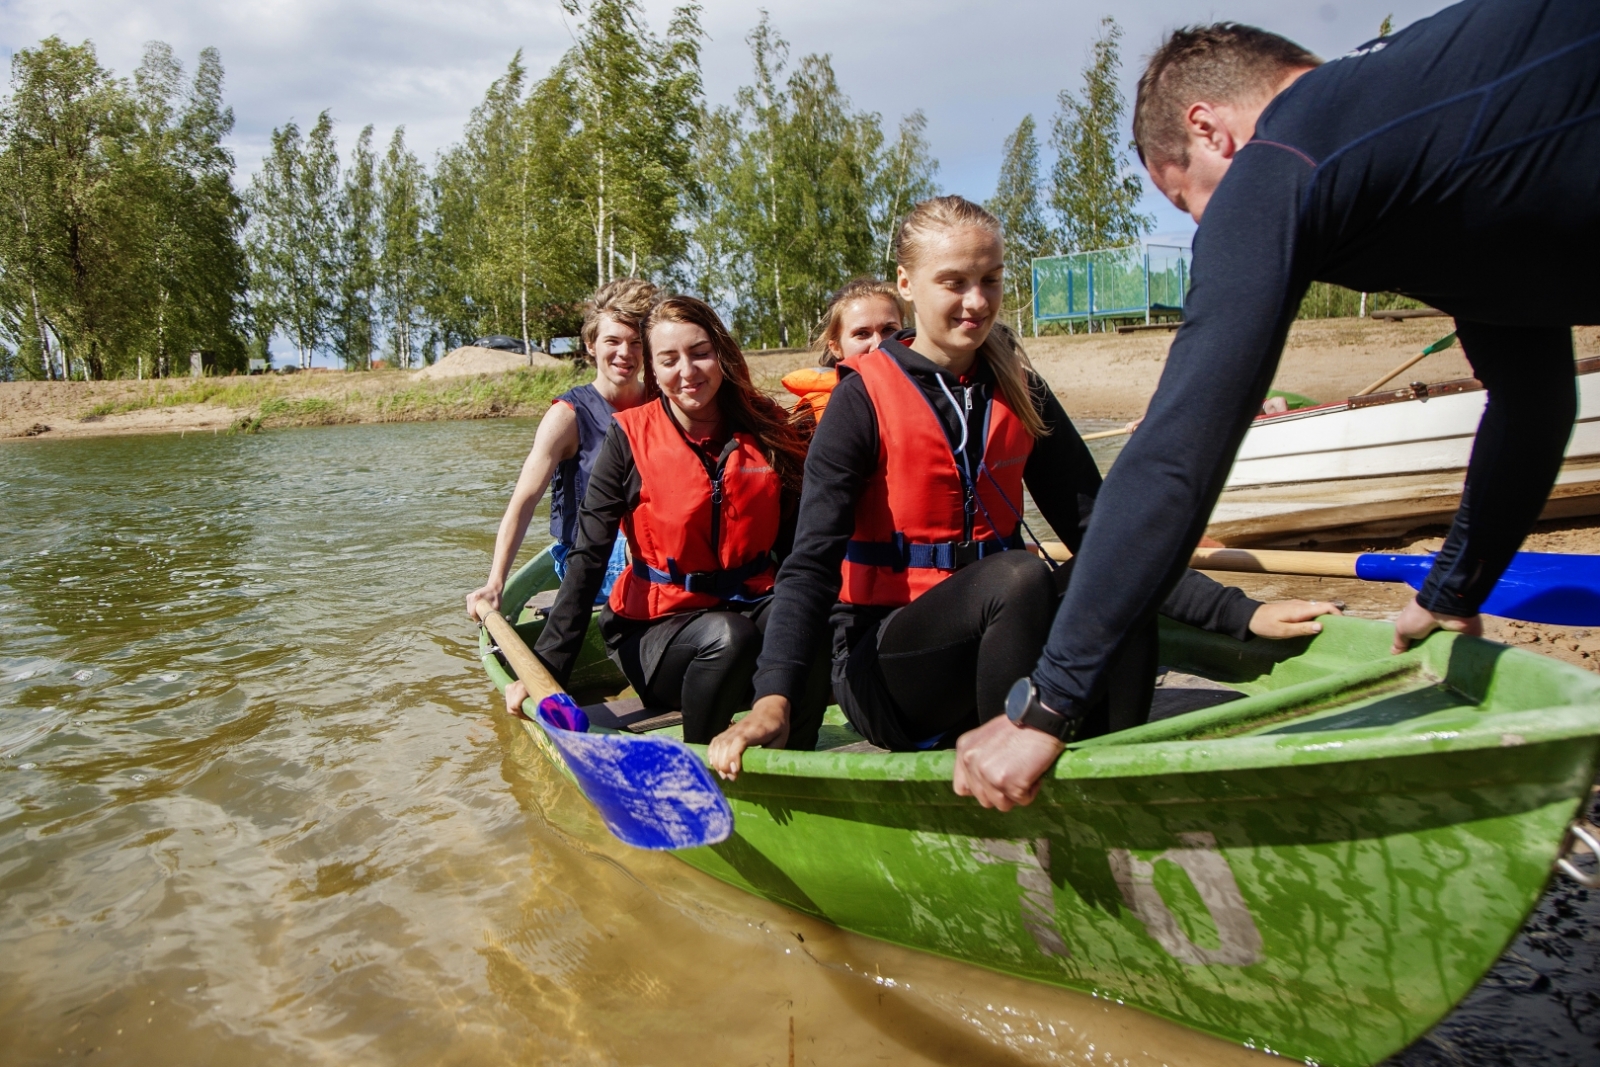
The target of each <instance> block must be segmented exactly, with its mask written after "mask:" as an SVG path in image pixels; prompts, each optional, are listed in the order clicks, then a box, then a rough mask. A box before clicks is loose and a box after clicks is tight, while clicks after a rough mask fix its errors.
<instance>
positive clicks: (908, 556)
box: [844, 532, 1022, 573]
mask: <svg viewBox="0 0 1600 1067" xmlns="http://www.w3.org/2000/svg"><path fill="white" fill-rule="evenodd" d="M1021 547H1022V538H1021V536H1020V534H1014V535H1013V536H1012V537H1011V539H1010V540H1009V541H1007V540H1006V539H1005V538H1000V537H990V538H986V539H984V540H982V541H939V542H935V543H931V544H930V543H924V542H909V541H907V540H906V536H905V534H903V533H899V532H896V533H895V535H894V540H893V541H851V542H850V543H849V544H848V545H846V546H845V550H844V558H845V559H846V560H848V561H849V562H851V563H855V564H858V565H860V566H863V567H888V568H890V569H891V570H893V571H895V572H897V573H898V572H900V571H904V570H906V569H908V568H909V569H914V570H941V571H958V570H960V569H961V568H963V567H965V566H968V565H969V564H973V563H976V562H978V561H979V560H980V559H984V558H985V557H987V556H993V555H998V554H999V553H1001V552H1009V551H1011V550H1013V549H1017V548H1021Z"/></svg>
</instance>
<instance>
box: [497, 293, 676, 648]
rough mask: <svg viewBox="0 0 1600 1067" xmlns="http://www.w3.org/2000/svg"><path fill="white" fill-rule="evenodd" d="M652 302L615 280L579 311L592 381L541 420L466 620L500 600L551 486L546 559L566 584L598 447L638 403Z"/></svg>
mask: <svg viewBox="0 0 1600 1067" xmlns="http://www.w3.org/2000/svg"><path fill="white" fill-rule="evenodd" d="M655 298H656V287H655V286H654V285H651V284H650V283H649V282H646V281H640V280H639V279H638V278H619V279H617V280H616V281H613V282H607V283H606V284H605V285H602V286H601V287H600V288H599V289H597V290H595V294H594V297H593V298H592V299H591V300H590V301H589V302H588V303H587V304H585V305H584V309H583V329H582V333H581V337H582V341H583V349H584V352H586V353H587V354H588V357H589V362H591V363H593V364H594V365H595V374H594V381H593V382H592V383H590V384H588V385H580V386H578V387H577V388H575V389H569V390H567V391H566V392H565V393H563V394H561V395H560V396H558V397H556V398H555V400H554V401H552V402H551V404H550V410H549V411H547V412H545V416H544V418H542V419H540V420H539V429H538V431H537V432H535V434H534V435H533V450H532V451H530V452H529V453H528V458H527V459H526V460H525V461H524V462H523V464H522V473H521V474H519V475H518V476H517V484H516V488H514V489H512V490H511V502H510V503H509V504H507V505H506V513H505V516H504V517H503V518H501V520H500V532H499V533H498V534H496V535H495V539H494V556H493V557H492V558H491V560H490V563H489V580H488V581H486V582H484V584H483V585H482V586H481V587H480V588H478V589H474V590H473V591H472V592H470V593H468V594H467V614H468V615H469V616H470V617H472V618H473V619H476V618H477V617H478V611H479V609H478V605H479V604H480V603H481V604H482V605H484V607H485V608H487V609H488V610H491V611H498V610H499V609H500V593H501V591H502V590H503V589H504V588H505V584H506V577H507V576H508V575H509V574H510V573H511V565H512V563H514V562H515V561H516V558H517V550H518V549H519V548H521V547H522V539H523V537H524V536H526V534H527V532H528V524H529V523H530V522H531V521H533V511H534V508H536V507H538V505H539V498H540V497H542V496H544V490H545V487H546V486H550V536H551V537H554V538H555V543H554V544H553V545H551V546H550V555H551V557H552V558H553V559H554V560H555V565H556V574H557V575H558V576H559V577H563V578H564V577H566V572H567V557H568V556H569V555H570V554H571V552H572V548H573V546H574V545H575V544H576V543H577V535H578V504H579V502H580V501H582V500H583V491H584V487H585V486H586V485H587V484H588V481H589V472H590V471H591V470H592V469H593V468H594V461H595V457H596V456H598V455H599V454H600V442H601V441H602V440H604V439H605V436H606V430H607V428H608V427H609V426H610V425H611V416H613V415H615V414H616V413H617V412H619V411H627V410H628V409H629V408H631V407H635V406H637V405H638V404H639V403H641V402H642V401H643V400H644V386H643V385H641V384H640V382H639V369H640V367H642V366H643V365H644V341H643V338H644V330H643V326H644V317H645V314H646V313H647V312H649V310H650V305H651V303H652V302H653V301H654V300H655ZM627 562H628V561H627V557H626V555H625V554H624V551H623V546H622V544H621V542H618V544H617V547H616V551H615V552H614V553H613V554H612V556H611V559H610V561H609V563H608V565H607V569H606V578H605V581H604V582H603V583H602V584H601V587H600V591H601V594H602V595H604V594H608V593H610V592H611V586H612V583H613V582H615V581H616V578H617V575H619V574H621V573H622V568H623V567H624V566H626V565H627Z"/></svg>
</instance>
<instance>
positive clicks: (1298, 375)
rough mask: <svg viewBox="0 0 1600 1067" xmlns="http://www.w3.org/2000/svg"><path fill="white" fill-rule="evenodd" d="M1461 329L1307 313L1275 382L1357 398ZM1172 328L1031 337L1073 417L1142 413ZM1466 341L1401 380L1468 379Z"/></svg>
mask: <svg viewBox="0 0 1600 1067" xmlns="http://www.w3.org/2000/svg"><path fill="white" fill-rule="evenodd" d="M1453 328H1454V326H1453V324H1452V323H1451V322H1450V320H1449V319H1414V320H1412V321H1410V322H1403V323H1391V322H1374V321H1372V320H1370V319H1307V320H1304V321H1301V322H1297V323H1295V324H1294V327H1293V328H1292V329H1291V330H1290V331H1289V341H1288V344H1287V345H1285V347H1284V351H1283V359H1282V361H1281V362H1280V363H1279V365H1278V374H1277V377H1276V378H1274V379H1273V383H1272V384H1273V387H1274V388H1277V389H1285V390H1288V391H1290V392H1294V393H1301V394H1303V395H1305V396H1309V397H1311V398H1313V399H1315V400H1322V401H1326V400H1337V399H1340V398H1343V397H1347V396H1350V395H1351V394H1353V393H1355V392H1357V391H1358V390H1360V389H1361V388H1363V387H1364V386H1366V385H1368V384H1369V383H1371V382H1372V381H1373V380H1374V379H1376V378H1378V377H1379V376H1380V375H1382V374H1383V373H1384V372H1386V371H1388V370H1390V369H1391V368H1393V367H1394V366H1396V365H1397V364H1399V363H1400V362H1401V361H1403V360H1404V359H1406V358H1407V357H1408V356H1413V355H1415V354H1417V353H1418V352H1420V351H1422V349H1423V348H1424V347H1426V346H1427V345H1428V344H1430V343H1431V342H1433V341H1435V340H1437V339H1438V338H1440V337H1441V336H1443V335H1444V334H1446V333H1449V332H1450V330H1452V329H1453ZM1573 334H1574V342H1575V345H1576V348H1577V354H1578V355H1579V356H1593V355H1600V328H1596V327H1592V326H1585V327H1580V328H1578V329H1577V330H1574V331H1573ZM1172 336H1173V335H1172V334H1170V333H1163V332H1151V333H1137V334H1089V335H1081V334H1080V335H1079V336H1076V337H1040V338H1030V339H1028V340H1027V342H1026V343H1027V348H1028V354H1029V355H1030V356H1031V357H1032V359H1033V362H1034V365H1035V366H1036V367H1037V368H1038V369H1039V373H1041V374H1043V375H1044V377H1045V379H1046V380H1047V381H1048V382H1049V383H1050V386H1051V388H1053V389H1054V390H1055V392H1056V395H1057V396H1059V397H1060V398H1061V403H1062V404H1063V405H1064V406H1065V407H1066V409H1067V413H1068V414H1069V415H1071V416H1073V417H1074V418H1112V419H1128V418H1136V417H1138V416H1139V415H1141V414H1143V413H1144V408H1145V405H1146V404H1147V403H1148V402H1149V400H1150V395H1151V394H1152V393H1154V392H1155V388H1156V382H1157V381H1158V380H1159V379H1160V377H1161V369H1162V367H1164V366H1165V365H1166V358H1167V348H1168V347H1169V346H1170V345H1171V344H1172ZM1471 376H1472V369H1471V368H1470V367H1469V366H1468V365H1467V361H1466V359H1465V358H1464V357H1463V356H1462V354H1461V349H1460V347H1459V346H1458V347H1456V348H1452V349H1449V350H1447V351H1444V352H1440V353H1437V354H1436V355H1432V356H1429V357H1428V358H1427V359H1425V360H1423V361H1422V362H1421V363H1419V364H1417V365H1416V366H1415V367H1413V368H1412V369H1411V370H1409V371H1407V372H1406V373H1405V374H1403V375H1401V376H1400V378H1398V379H1396V382H1395V384H1396V385H1403V384H1406V383H1408V382H1413V381H1425V382H1439V381H1446V380H1448V379H1450V378H1469V377H1471Z"/></svg>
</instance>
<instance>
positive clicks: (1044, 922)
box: [972, 837, 1072, 959]
mask: <svg viewBox="0 0 1600 1067" xmlns="http://www.w3.org/2000/svg"><path fill="white" fill-rule="evenodd" d="M972 856H973V858H974V859H976V860H977V861H978V862H979V863H1013V864H1016V867H1017V885H1018V886H1020V887H1021V888H1022V896H1021V899H1020V900H1019V902H1018V907H1019V908H1020V909H1021V912H1022V926H1023V928H1024V929H1026V930H1027V931H1028V933H1029V934H1030V935H1031V936H1032V937H1033V943H1034V944H1035V945H1038V946H1039V951H1040V953H1042V954H1043V955H1046V956H1055V957H1056V958H1058V959H1070V958H1071V957H1072V953H1071V952H1070V951H1069V950H1068V949H1067V942H1066V941H1065V940H1064V939H1063V938H1062V936H1061V930H1060V929H1059V928H1058V927H1057V926H1056V897H1055V887H1054V886H1053V885H1051V884H1050V841H1049V839H1048V838H1044V837H1036V838H1034V839H1033V840H1031V841H1028V840H1023V841H1009V840H1006V839H1005V838H1003V837H980V838H974V839H973V841H972Z"/></svg>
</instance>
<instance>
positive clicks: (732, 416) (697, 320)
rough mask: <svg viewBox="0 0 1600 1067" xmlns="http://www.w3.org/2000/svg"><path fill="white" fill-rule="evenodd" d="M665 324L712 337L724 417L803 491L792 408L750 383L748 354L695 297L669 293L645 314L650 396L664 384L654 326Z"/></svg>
mask: <svg viewBox="0 0 1600 1067" xmlns="http://www.w3.org/2000/svg"><path fill="white" fill-rule="evenodd" d="M662 322H682V323H687V324H689V325H691V326H698V327H700V328H701V329H702V330H704V331H705V332H706V336H707V337H709V338H711V350H712V351H713V352H715V353H716V354H717V365H718V366H719V367H721V368H722V385H721V386H720V387H719V388H718V389H717V405H718V406H719V407H720V408H721V409H722V417H723V418H724V419H726V420H727V421H728V425H729V426H730V427H731V428H732V429H735V430H743V431H745V432H746V433H748V434H750V435H751V436H753V437H754V438H755V439H756V441H757V443H758V444H759V445H760V446H761V451H762V453H763V454H764V455H765V456H766V457H767V459H768V461H770V462H771V464H772V468H773V470H775V471H777V472H778V477H779V478H780V479H781V480H782V482H783V485H784V487H785V488H787V489H793V490H796V491H798V490H799V488H800V476H801V473H802V471H803V470H804V468H805V463H806V445H807V444H808V442H807V439H806V435H805V434H803V433H802V432H801V431H800V430H799V429H798V428H796V427H794V426H792V425H790V423H789V413H788V412H787V411H785V410H784V409H783V408H782V407H780V406H779V405H778V403H777V402H776V401H774V400H773V399H772V398H771V397H769V396H768V395H767V394H765V393H763V392H762V391H761V390H759V389H757V388H756V387H755V385H754V383H752V382H751V380H750V367H749V364H747V363H745V361H744V353H743V352H741V351H740V350H739V345H738V343H737V342H736V341H734V339H733V337H732V336H731V335H730V334H729V333H728V329H727V327H726V326H724V325H723V324H722V319H721V318H720V317H719V316H718V315H717V313H716V312H715V311H713V310H712V309H711V307H710V305H708V304H706V303H705V302H704V301H702V300H696V299H695V298H694V297H692V296H677V295H669V296H664V297H662V298H661V299H659V300H657V301H656V303H655V306H654V307H652V308H651V309H650V313H649V314H648V315H646V316H645V320H644V330H643V333H644V349H645V360H644V395H645V398H646V399H647V400H654V399H656V398H657V397H659V396H660V395H661V386H660V385H659V384H658V383H657V382H656V375H655V369H654V367H653V366H652V364H651V361H650V330H651V328H653V327H654V326H656V325H657V324H658V323H662Z"/></svg>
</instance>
